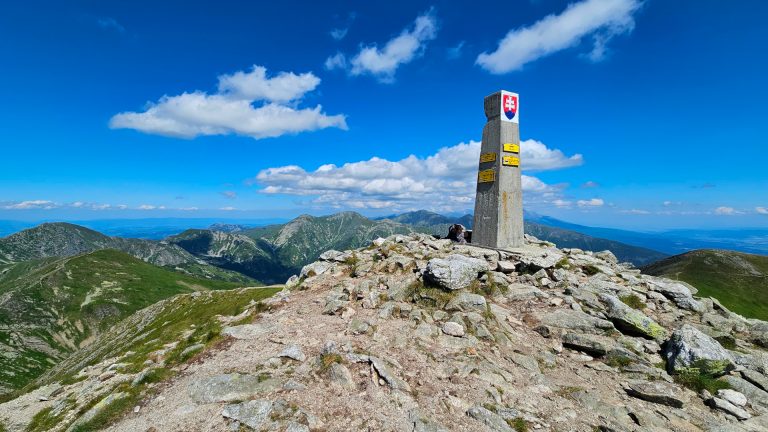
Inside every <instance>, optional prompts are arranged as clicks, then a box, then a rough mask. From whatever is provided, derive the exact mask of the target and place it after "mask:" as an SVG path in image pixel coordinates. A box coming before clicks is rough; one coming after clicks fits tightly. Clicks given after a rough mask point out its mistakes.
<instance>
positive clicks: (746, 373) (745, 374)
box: [741, 369, 768, 392]
mask: <svg viewBox="0 0 768 432" xmlns="http://www.w3.org/2000/svg"><path fill="white" fill-rule="evenodd" d="M741 377H742V378H744V379H745V380H747V381H749V382H750V383H752V384H754V385H755V387H757V388H759V389H761V390H763V391H766V392H768V377H766V376H765V375H763V374H761V373H760V372H755V371H753V370H749V369H744V370H743V371H741Z"/></svg>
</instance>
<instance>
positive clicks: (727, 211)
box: [715, 206, 742, 216]
mask: <svg viewBox="0 0 768 432" xmlns="http://www.w3.org/2000/svg"><path fill="white" fill-rule="evenodd" d="M715 214H716V215H720V216H734V215H739V214H742V212H741V211H739V210H736V209H735V208H733V207H726V206H720V207H718V208H716V209H715Z"/></svg>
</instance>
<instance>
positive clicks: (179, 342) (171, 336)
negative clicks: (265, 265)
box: [27, 286, 282, 432]
mask: <svg viewBox="0 0 768 432" xmlns="http://www.w3.org/2000/svg"><path fill="white" fill-rule="evenodd" d="M280 289H282V286H275V287H263V288H244V289H236V290H230V291H211V292H207V293H204V294H202V295H198V296H193V295H190V294H185V295H178V296H175V297H172V298H169V299H166V300H163V301H161V302H158V303H156V304H154V305H152V306H149V307H147V308H145V309H142V310H141V311H139V312H137V313H136V314H134V315H131V316H130V317H128V318H126V319H125V320H123V321H121V322H120V323H118V324H117V325H115V326H114V327H113V328H111V329H110V330H109V331H108V332H107V333H104V334H103V335H101V336H100V337H99V338H98V339H97V341H96V342H95V343H94V344H92V345H90V346H88V347H86V348H84V349H81V350H79V351H77V352H76V353H75V354H73V355H72V356H70V357H69V358H67V360H65V361H64V362H62V363H61V364H59V365H58V366H56V367H55V368H53V369H52V370H50V371H49V372H48V373H46V374H45V375H44V376H42V377H40V378H39V379H38V380H36V381H35V382H34V383H32V384H30V386H29V388H28V389H27V390H29V389H31V388H32V387H36V386H40V385H45V384H48V383H52V382H63V383H73V382H77V381H79V380H81V379H83V378H82V376H79V375H78V372H79V371H80V370H82V369H83V368H84V367H86V366H90V365H94V364H97V363H100V362H102V361H103V360H105V359H108V358H117V359H119V361H120V362H121V363H125V364H126V366H125V367H124V368H122V369H121V371H124V372H134V373H135V372H139V371H142V370H143V369H145V368H146V367H147V366H146V364H145V362H146V361H147V360H148V359H149V358H150V357H151V355H152V353H155V352H157V351H158V350H161V349H164V348H166V347H168V346H169V344H175V346H174V347H173V348H172V349H171V351H170V352H169V353H168V354H167V355H166V356H165V362H164V365H163V366H161V367H155V369H153V371H152V373H151V374H149V375H147V377H146V378H145V380H144V381H142V383H141V384H140V385H137V386H132V385H131V384H129V383H124V384H119V385H118V386H117V387H116V388H114V389H113V390H112V392H113V393H115V392H124V393H126V394H127V397H126V398H124V399H121V400H118V401H116V402H113V403H112V404H111V405H109V406H108V407H107V408H106V409H105V410H104V411H103V412H102V413H101V414H99V415H98V416H96V417H95V418H94V419H93V420H91V421H89V422H87V423H83V424H79V425H78V426H76V427H74V430H75V431H78V432H89V431H97V430H102V429H104V428H105V427H107V426H109V425H110V424H112V423H113V422H114V421H116V420H117V419H119V418H120V417H122V416H123V415H124V414H125V413H126V412H128V411H129V410H130V409H131V408H133V407H134V406H135V405H136V404H137V403H138V401H140V400H141V399H142V398H143V397H146V396H147V394H149V393H151V392H152V391H153V387H152V384H151V383H153V382H156V381H163V380H167V379H169V378H171V377H172V376H174V375H175V374H177V373H178V370H179V369H178V368H177V366H178V365H180V364H183V363H185V362H187V361H188V360H189V358H190V357H192V355H187V356H184V355H182V353H183V352H184V350H185V349H187V348H188V347H190V346H193V345H198V344H201V345H204V346H205V348H208V347H210V346H213V345H215V344H216V343H218V342H219V341H221V339H222V337H221V336H220V333H221V328H222V324H221V323H220V321H219V320H218V319H216V317H217V316H218V315H224V316H233V315H238V314H240V313H241V312H243V311H245V310H246V309H251V311H252V313H254V314H255V313H257V312H258V311H259V310H260V309H259V307H258V306H257V305H256V303H257V302H259V301H260V300H262V299H265V298H267V297H270V296H272V295H274V294H275V293H276V292H277V291H279V290H280ZM254 316H255V315H249V317H248V320H252V319H253V317H254ZM190 329H192V331H191V332H190ZM205 348H203V349H205ZM197 352H199V351H195V353H197ZM98 401H99V399H94V400H92V401H91V403H90V404H89V405H90V406H92V405H93V404H95V403H97V402H98ZM70 409H74V407H67V408H65V411H64V412H62V413H59V414H58V415H57V416H54V414H53V413H52V412H50V411H42V412H41V413H39V414H38V415H37V416H36V417H37V418H36V419H35V422H36V423H35V424H34V425H32V426H31V427H29V428H28V429H29V430H30V431H38V430H39V431H43V430H46V428H45V425H48V424H56V423H57V421H58V419H60V418H62V417H64V415H65V414H66V410H70ZM85 411H86V410H85V409H81V410H80V411H79V412H80V415H82V413H83V412H85Z"/></svg>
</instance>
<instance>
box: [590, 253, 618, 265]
mask: <svg viewBox="0 0 768 432" xmlns="http://www.w3.org/2000/svg"><path fill="white" fill-rule="evenodd" d="M594 256H595V258H599V259H601V260H603V261H608V262H609V263H611V264H618V263H619V260H618V259H617V258H616V255H614V254H613V252H611V251H609V250H604V251H602V252H596V253H595V255H594Z"/></svg>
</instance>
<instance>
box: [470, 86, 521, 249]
mask: <svg viewBox="0 0 768 432" xmlns="http://www.w3.org/2000/svg"><path fill="white" fill-rule="evenodd" d="M519 101H520V97H519V95H518V94H517V93H510V92H508V91H505V90H501V91H498V92H496V93H494V94H492V95H490V96H486V98H485V117H486V118H487V119H488V122H487V123H486V124H485V127H484V128H483V144H482V149H481V150H480V165H479V168H478V175H477V195H476V197H475V222H474V226H473V228H472V243H473V244H478V245H480V246H488V247H493V248H499V249H509V248H516V247H520V246H523V190H522V180H521V175H520V122H519V118H520V106H519Z"/></svg>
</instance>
